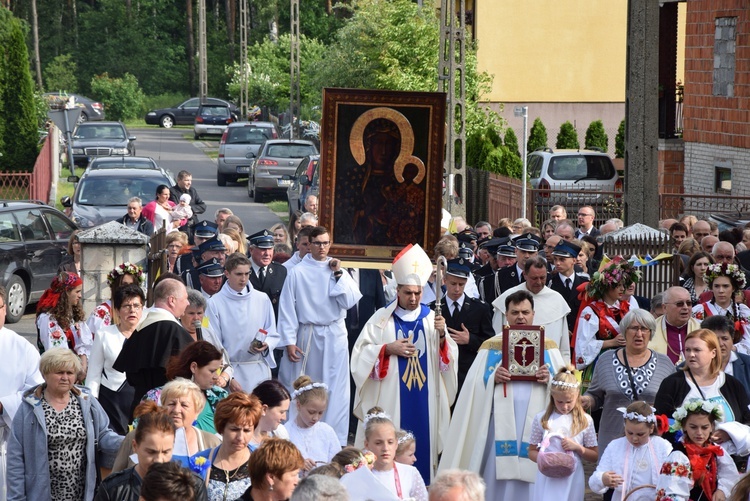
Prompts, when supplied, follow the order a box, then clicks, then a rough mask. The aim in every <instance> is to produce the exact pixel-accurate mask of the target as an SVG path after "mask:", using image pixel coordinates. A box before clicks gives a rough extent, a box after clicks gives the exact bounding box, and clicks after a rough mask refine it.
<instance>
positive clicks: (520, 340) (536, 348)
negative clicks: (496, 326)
mask: <svg viewBox="0 0 750 501" xmlns="http://www.w3.org/2000/svg"><path fill="white" fill-rule="evenodd" d="M502 365H503V367H505V368H506V369H508V372H510V377H511V380H514V381H536V372H537V371H538V370H539V368H540V367H541V366H542V365H544V327H539V326H533V325H506V326H505V327H503V360H502Z"/></svg>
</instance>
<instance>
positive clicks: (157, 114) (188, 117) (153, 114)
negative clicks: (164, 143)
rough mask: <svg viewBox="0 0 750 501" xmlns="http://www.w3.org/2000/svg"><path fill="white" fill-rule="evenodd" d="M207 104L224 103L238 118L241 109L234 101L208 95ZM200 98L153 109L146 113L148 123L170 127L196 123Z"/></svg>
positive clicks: (192, 98) (205, 100)
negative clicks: (169, 106)
mask: <svg viewBox="0 0 750 501" xmlns="http://www.w3.org/2000/svg"><path fill="white" fill-rule="evenodd" d="M203 102H204V103H206V104H222V105H224V106H228V107H229V111H230V112H231V113H232V116H233V117H234V118H235V119H236V117H237V116H238V115H239V109H238V108H237V105H235V104H234V103H230V102H229V101H225V100H223V99H218V98H215V97H207V98H205V99H204V100H203ZM200 104H201V103H200V98H197V97H191V98H190V99H188V100H187V101H185V102H183V103H180V104H178V105H176V106H173V107H171V108H160V109H158V110H151V111H149V112H148V113H146V123H147V124H150V125H158V126H160V127H166V128H167V129H169V128H170V127H172V126H173V125H193V124H194V123H195V115H196V114H197V113H198V108H199V107H200Z"/></svg>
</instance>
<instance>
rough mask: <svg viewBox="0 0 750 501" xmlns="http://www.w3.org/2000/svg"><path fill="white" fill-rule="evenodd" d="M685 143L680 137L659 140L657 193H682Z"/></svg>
mask: <svg viewBox="0 0 750 501" xmlns="http://www.w3.org/2000/svg"><path fill="white" fill-rule="evenodd" d="M684 177H685V144H684V143H683V141H682V140H681V139H666V140H665V139H660V140H659V193H683V191H684V188H683V187H684V184H683V183H684Z"/></svg>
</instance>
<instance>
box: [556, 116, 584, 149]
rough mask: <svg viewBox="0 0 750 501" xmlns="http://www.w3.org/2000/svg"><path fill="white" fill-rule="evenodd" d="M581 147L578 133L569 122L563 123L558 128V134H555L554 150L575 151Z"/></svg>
mask: <svg viewBox="0 0 750 501" xmlns="http://www.w3.org/2000/svg"><path fill="white" fill-rule="evenodd" d="M580 147H581V143H579V142H578V132H576V129H575V127H573V124H572V123H570V122H565V123H564V124H562V125H561V126H560V132H559V133H558V134H557V142H556V143H555V148H556V149H558V150H562V149H574V150H577V149H578V148H580Z"/></svg>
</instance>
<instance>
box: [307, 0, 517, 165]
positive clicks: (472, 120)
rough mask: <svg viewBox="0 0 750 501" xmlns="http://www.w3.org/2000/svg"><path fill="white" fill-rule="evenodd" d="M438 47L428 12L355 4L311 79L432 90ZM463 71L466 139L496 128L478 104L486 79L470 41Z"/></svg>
mask: <svg viewBox="0 0 750 501" xmlns="http://www.w3.org/2000/svg"><path fill="white" fill-rule="evenodd" d="M439 49H440V22H439V20H438V18H437V16H436V14H435V11H434V10H433V9H425V8H419V7H418V5H417V4H416V3H415V2H412V1H411V0H360V1H359V2H357V3H356V9H355V11H354V15H353V16H352V18H351V19H350V20H349V21H348V22H347V23H346V24H345V25H344V27H343V28H342V29H341V30H339V32H338V34H337V36H336V41H335V42H334V43H333V44H332V45H331V47H330V49H329V51H328V53H327V54H326V58H325V64H322V65H320V66H319V67H318V68H315V70H316V72H315V73H316V74H315V75H314V76H313V81H314V82H315V84H316V86H317V87H318V88H322V87H351V88H365V89H389V90H406V91H436V90H437V89H438V86H437V68H438V60H439V58H438V55H439V54H438V52H439ZM465 67H466V109H465V111H466V133H467V136H468V135H471V134H472V133H475V132H477V131H480V130H483V129H485V128H486V127H487V126H488V125H493V126H494V127H495V128H497V129H500V128H502V126H503V122H502V119H501V118H500V116H499V115H498V114H497V113H494V112H492V111H490V110H489V109H488V108H487V107H485V106H482V105H481V104H480V101H481V99H482V96H483V95H485V94H486V93H487V92H488V91H489V89H490V87H491V85H492V77H491V76H490V75H489V74H487V73H486V72H479V71H478V70H477V58H476V47H475V46H474V44H473V43H471V42H467V50H466V54H465ZM455 125H456V124H454V126H455ZM467 154H469V152H468V151H467ZM473 155H474V153H471V155H470V156H473Z"/></svg>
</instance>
